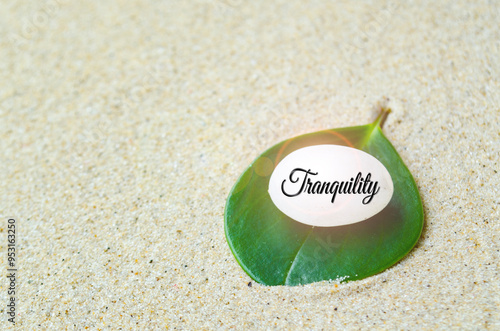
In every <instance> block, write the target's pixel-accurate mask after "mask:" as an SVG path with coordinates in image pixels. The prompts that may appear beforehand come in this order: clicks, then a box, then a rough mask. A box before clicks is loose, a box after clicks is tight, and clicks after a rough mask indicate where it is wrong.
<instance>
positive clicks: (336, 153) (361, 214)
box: [269, 145, 394, 227]
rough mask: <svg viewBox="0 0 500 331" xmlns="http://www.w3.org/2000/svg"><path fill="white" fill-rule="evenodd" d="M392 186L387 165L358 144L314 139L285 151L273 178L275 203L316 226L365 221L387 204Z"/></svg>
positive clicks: (288, 214)
mask: <svg viewBox="0 0 500 331" xmlns="http://www.w3.org/2000/svg"><path fill="white" fill-rule="evenodd" d="M393 192H394V185H393V183H392V178H391V175H390V174H389V172H388V171H387V169H386V168H385V167H384V165H383V164H382V163H381V162H380V161H379V160H377V159H376V158H374V157H373V156H371V155H370V154H368V153H366V152H363V151H361V150H359V149H355V148H350V147H345V146H339V145H315V146H309V147H304V148H301V149H298V150H296V151H294V152H292V153H290V154H289V155H287V156H286V157H285V158H284V159H283V160H282V161H281V162H280V163H279V164H278V165H277V166H276V168H275V169H274V171H273V173H272V174H271V178H270V180H269V195H270V196H271V199H272V201H273V203H274V204H275V205H276V207H278V209H279V210H281V211H282V212H283V213H284V214H286V215H287V216H289V217H291V218H292V219H294V220H296V221H298V222H301V223H304V224H308V225H313V226H322V227H330V226H339V225H346V224H352V223H357V222H361V221H364V220H366V219H368V218H370V217H372V216H374V215H376V214H378V213H379V212H380V211H382V209H384V208H385V207H386V206H387V204H388V203H389V201H391V198H392V194H393Z"/></svg>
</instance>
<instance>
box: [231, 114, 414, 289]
mask: <svg viewBox="0 0 500 331" xmlns="http://www.w3.org/2000/svg"><path fill="white" fill-rule="evenodd" d="M389 112H390V110H385V109H383V110H382V112H381V114H380V116H379V117H378V118H377V120H376V121H375V122H374V123H372V124H369V125H364V126H356V127H349V128H340V129H332V130H325V131H320V132H315V133H310V134H306V135H302V136H298V137H295V138H292V139H289V140H286V141H283V142H281V143H279V144H277V145H275V146H273V147H271V148H270V149H268V150H267V151H265V152H264V153H263V154H262V155H260V156H259V157H258V158H257V159H256V160H255V161H254V162H253V163H252V164H251V165H250V166H249V167H248V169H247V170H246V171H245V172H244V173H243V174H242V175H241V177H240V178H239V179H238V181H237V183H236V184H235V186H234V188H233V190H232V191H231V193H230V195H229V198H228V200H227V204H226V211H225V232H226V239H227V242H228V244H229V247H230V248H231V251H232V252H233V254H234V256H235V258H236V260H237V261H238V263H239V264H240V265H241V267H242V268H243V270H245V271H246V273H247V274H248V275H249V276H250V277H251V278H252V279H254V280H255V281H257V282H259V283H262V284H265V285H300V284H308V283H313V282H318V281H322V280H340V281H351V280H357V279H362V278H365V277H368V276H371V275H374V274H377V273H379V272H381V271H383V270H385V269H386V268H388V267H390V266H391V265H393V264H395V263H396V262H397V261H399V260H400V259H401V258H403V257H404V256H405V255H406V254H407V253H408V252H409V251H410V250H411V249H412V248H413V246H414V245H415V244H416V242H417V240H418V238H419V237H420V234H421V232H422V227H423V208H422V202H421V200H420V196H419V193H418V190H417V186H416V184H415V181H414V180H413V177H412V175H411V173H410V172H409V170H408V169H407V167H406V166H405V165H404V163H403V161H402V160H401V158H400V156H399V155H398V153H397V152H396V150H395V149H394V147H393V146H392V144H391V143H390V142H389V140H387V138H386V137H385V136H384V134H383V133H382V130H381V127H380V124H381V123H383V121H384V120H385V118H386V116H387V114H388V113H389ZM321 144H336V145H344V146H348V147H352V148H357V149H360V150H363V151H365V152H367V153H369V154H371V155H372V156H374V157H375V158H377V159H378V160H379V161H380V162H381V163H382V164H383V165H384V166H385V167H386V168H387V170H388V171H389V173H390V175H391V177H392V180H393V184H394V194H393V196H392V198H391V201H390V202H389V204H388V205H387V206H386V207H385V208H384V209H383V210H382V211H381V212H380V213H378V214H376V215H375V216H372V217H371V218H369V219H367V220H365V221H362V222H358V223H354V224H349V225H343V226H334V227H314V226H309V225H306V224H303V223H299V222H297V221H295V220H293V219H291V218H290V217H288V216H286V215H285V214H284V213H282V212H281V211H280V210H279V209H278V208H277V207H276V206H275V205H274V203H273V202H272V200H271V198H270V196H269V193H268V186H269V178H270V176H271V173H272V171H273V169H274V168H275V167H276V165H277V164H278V163H279V162H280V161H281V160H283V158H284V157H285V156H287V155H288V154H290V153H291V152H293V151H295V150H297V149H300V148H303V147H307V146H312V145H321Z"/></svg>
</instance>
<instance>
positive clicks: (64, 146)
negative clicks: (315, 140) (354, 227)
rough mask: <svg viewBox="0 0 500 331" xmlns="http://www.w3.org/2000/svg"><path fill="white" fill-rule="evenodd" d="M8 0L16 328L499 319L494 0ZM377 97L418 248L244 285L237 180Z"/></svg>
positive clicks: (484, 323)
mask: <svg viewBox="0 0 500 331" xmlns="http://www.w3.org/2000/svg"><path fill="white" fill-rule="evenodd" d="M2 3H3V4H2V6H1V7H2V10H0V35H1V38H0V75H1V77H2V79H1V80H0V123H1V132H0V137H1V140H0V157H1V159H0V160H1V161H0V174H1V179H2V180H1V181H0V192H1V200H0V215H1V220H0V222H1V224H0V233H1V236H0V240H1V242H0V246H1V251H0V261H1V265H2V268H3V269H2V274H4V273H7V231H8V230H7V226H8V219H9V217H12V218H13V219H15V220H16V226H17V234H16V240H17V241H16V248H17V257H18V260H16V263H17V264H16V267H17V268H18V271H17V276H16V283H15V284H16V295H15V297H16V303H17V306H16V322H17V328H18V329H24V330H31V329H43V330H62V329H70V330H73V329H75V330H84V329H91V330H120V329H123V330H129V329H132V330H137V329H160V328H168V329H184V330H190V329H191V330H199V329H207V330H213V329H231V328H235V329H259V330H261V329H274V328H275V329H297V330H302V329H315V330H320V329H324V330H330V329H366V330H368V329H370V330H371V329H428V330H429V329H443V330H448V329H469V330H470V329H491V330H494V329H497V330H498V329H500V314H499V308H500V307H499V304H500V298H499V294H498V293H500V288H499V287H500V286H499V283H500V282H499V280H498V261H499V259H498V257H499V246H498V243H499V218H500V217H499V203H500V200H499V199H500V193H499V187H500V180H499V177H500V174H499V172H500V165H499V162H500V160H499V158H500V157H499V155H500V124H499V119H500V81H499V77H500V65H499V59H500V44H499V40H500V29H499V25H498V22H499V21H500V3H499V2H498V1H486V0H483V1H474V2H470V1H442V2H440V3H439V4H434V3H433V2H431V1H419V2H412V3H405V2H391V1H356V2H354V1H352V2H351V1H307V2H306V1H296V0H290V1H273V2H272V3H269V2H266V1H260V0H259V1H252V2H244V1H242V0H197V1H183V2H181V1H149V2H146V1H128V2H114V1H100V2H70V1H67V0H49V1H45V2H30V1H16V2H7V1H2ZM380 105H387V106H388V107H390V108H391V109H392V113H391V114H390V116H389V117H388V119H387V121H386V123H385V125H384V129H383V131H384V133H385V135H386V136H387V138H388V139H389V140H390V141H391V142H392V144H393V145H394V147H395V148H396V150H397V151H398V153H399V154H400V156H401V157H402V159H403V160H404V162H405V164H406V165H407V167H408V168H409V170H410V171H411V173H412V174H413V176H414V178H415V181H416V183H417V185H418V188H419V190H420V194H421V197H422V202H423V205H424V212H425V226H424V230H423V233H422V237H421V239H420V240H419V242H418V243H417V245H416V247H415V248H414V249H413V250H412V251H411V252H410V253H409V254H408V255H407V256H406V257H405V258H404V259H403V260H401V261H400V262H399V263H397V264H395V265H394V266H392V267H390V268H389V269H387V270H385V271H384V272H381V273H380V274H377V275H375V276H372V277H369V278H366V279H364V280H360V281H353V282H348V283H342V284H339V283H335V282H328V281H325V282H320V283H315V284H309V285H305V286H296V287H287V286H277V287H268V286H263V285H260V284H258V283H255V282H253V281H252V280H251V278H250V277H249V276H248V275H247V274H246V273H245V272H244V271H243V270H242V269H241V267H240V266H239V265H238V263H237V262H236V260H235V258H234V257H233V255H232V253H231V251H230V249H229V247H228V245H227V243H226V239H225V236H224V207H225V203H226V199H227V197H228V194H229V192H230V190H231V188H232V186H233V184H234V183H235V182H236V180H237V179H238V177H239V175H240V174H241V173H242V172H243V171H244V170H245V168H246V167H247V166H248V165H249V164H250V163H251V162H252V161H253V160H254V159H255V158H256V157H257V156H258V155H259V154H260V153H262V152H263V151H264V150H265V149H267V148H268V147H271V146H272V145H274V144H276V143H277V142H279V141H282V140H284V139H287V138H291V137H295V136H298V135H300V134H304V133H308V132H315V131H319V130H323V129H329V128H337V127H347V126H354V125H363V124H367V123H370V122H372V121H373V120H374V118H375V117H376V115H377V109H378V107H380ZM250 282H251V286H250V285H249V283H250ZM9 284H10V283H9V280H8V279H7V277H2V278H1V281H0V286H1V288H0V302H1V305H2V307H1V308H0V312H1V314H0V323H1V325H2V326H1V328H12V325H11V323H10V322H9V321H8V320H7V318H8V315H7V310H8V308H7V306H6V305H7V302H8V300H10V299H9V298H10V295H8V288H9V286H10V285H9Z"/></svg>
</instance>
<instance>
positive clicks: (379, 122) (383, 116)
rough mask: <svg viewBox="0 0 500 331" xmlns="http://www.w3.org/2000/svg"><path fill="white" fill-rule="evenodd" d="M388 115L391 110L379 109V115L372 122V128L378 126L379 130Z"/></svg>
mask: <svg viewBox="0 0 500 331" xmlns="http://www.w3.org/2000/svg"><path fill="white" fill-rule="evenodd" d="M390 113H391V108H386V107H380V114H379V115H378V116H377V118H376V119H375V121H374V122H373V125H374V126H377V125H378V126H380V128H382V126H383V125H384V123H385V120H386V119H387V116H389V114H390Z"/></svg>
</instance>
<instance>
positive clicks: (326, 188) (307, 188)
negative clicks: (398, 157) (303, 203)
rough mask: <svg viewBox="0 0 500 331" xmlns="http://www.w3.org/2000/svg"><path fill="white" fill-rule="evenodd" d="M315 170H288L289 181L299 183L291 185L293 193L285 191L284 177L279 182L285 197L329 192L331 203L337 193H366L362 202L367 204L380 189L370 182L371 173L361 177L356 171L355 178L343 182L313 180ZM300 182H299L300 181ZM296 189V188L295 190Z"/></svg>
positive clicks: (315, 173)
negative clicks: (281, 181)
mask: <svg viewBox="0 0 500 331" xmlns="http://www.w3.org/2000/svg"><path fill="white" fill-rule="evenodd" d="M317 174H318V173H317V172H312V171H311V169H309V170H305V169H301V168H296V169H293V170H292V172H290V177H289V179H290V182H292V183H294V184H295V183H298V184H299V185H300V188H299V185H292V186H295V193H291V192H290V191H288V189H287V191H288V192H285V183H286V179H285V180H284V181H283V183H281V191H282V192H283V194H284V195H286V196H287V197H295V196H298V195H299V194H302V193H304V194H331V195H332V203H334V202H335V197H336V196H337V194H366V197H364V198H363V200H362V202H363V204H364V205H366V204H369V203H370V202H371V201H372V199H373V197H374V196H375V194H377V193H378V192H379V191H380V187H379V186H378V182H377V181H375V182H372V181H371V180H370V179H371V173H368V174H367V175H366V178H363V175H362V174H361V172H358V174H357V176H356V179H354V178H351V179H350V180H349V181H345V182H339V181H334V182H321V181H316V182H313V181H312V180H311V178H310V176H316V175H317ZM299 181H300V182H301V183H300V182H299ZM297 189H298V190H297Z"/></svg>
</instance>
